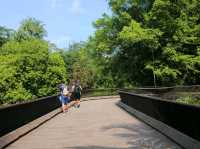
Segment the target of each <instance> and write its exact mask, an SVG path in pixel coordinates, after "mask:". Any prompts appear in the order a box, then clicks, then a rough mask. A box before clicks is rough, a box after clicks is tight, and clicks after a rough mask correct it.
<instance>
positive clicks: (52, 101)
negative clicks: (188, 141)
mask: <svg viewBox="0 0 200 149" xmlns="http://www.w3.org/2000/svg"><path fill="white" fill-rule="evenodd" d="M59 106H60V103H59V101H58V99H57V96H50V97H44V98H40V99H38V100H35V101H29V102H25V103H20V104H14V105H9V106H5V107H1V108H0V121H1V123H0V136H2V135H4V134H6V133H8V132H10V131H12V130H15V129H16V128H18V127H20V126H22V125H24V124H26V123H28V122H30V121H32V120H34V119H36V118H38V117H41V116H42V115H45V114H47V113H49V112H51V111H52V110H54V109H56V108H58V107H59Z"/></svg>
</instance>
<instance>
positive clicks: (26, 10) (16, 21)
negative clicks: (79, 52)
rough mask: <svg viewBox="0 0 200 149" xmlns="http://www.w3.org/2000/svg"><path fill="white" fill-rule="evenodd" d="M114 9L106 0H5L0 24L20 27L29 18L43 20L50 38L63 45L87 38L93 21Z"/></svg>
mask: <svg viewBox="0 0 200 149" xmlns="http://www.w3.org/2000/svg"><path fill="white" fill-rule="evenodd" d="M103 13H107V14H110V13H111V11H110V9H109V6H108V4H107V1H106V0H1V4H0V26H5V27H8V28H12V29H17V28H18V27H19V25H20V22H21V21H22V20H23V19H25V18H27V17H34V18H36V19H37V20H40V21H42V23H43V24H44V25H45V26H44V27H45V29H46V30H47V32H48V35H47V37H45V38H46V39H47V40H49V41H50V42H52V43H55V44H56V45H57V46H58V47H59V48H66V47H68V46H69V44H70V43H73V42H79V41H86V40H87V39H88V37H89V36H90V35H92V33H93V32H94V31H95V29H94V28H93V26H92V22H94V21H95V20H96V19H98V18H100V17H101V16H102V14H103Z"/></svg>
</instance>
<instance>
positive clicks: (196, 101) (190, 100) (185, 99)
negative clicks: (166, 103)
mask: <svg viewBox="0 0 200 149" xmlns="http://www.w3.org/2000/svg"><path fill="white" fill-rule="evenodd" d="M176 101H177V102H179V103H184V104H191V105H200V99H198V98H193V97H191V96H186V97H180V98H178V99H177V100H176Z"/></svg>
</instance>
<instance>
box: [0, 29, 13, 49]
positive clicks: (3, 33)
mask: <svg viewBox="0 0 200 149" xmlns="http://www.w3.org/2000/svg"><path fill="white" fill-rule="evenodd" d="M13 34H14V30H12V29H8V28H6V27H3V26H0V47H1V46H2V45H3V44H4V43H6V42H7V41H9V40H10V39H11V38H12V36H13Z"/></svg>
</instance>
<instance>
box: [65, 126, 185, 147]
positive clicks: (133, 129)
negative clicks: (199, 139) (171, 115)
mask: <svg viewBox="0 0 200 149" xmlns="http://www.w3.org/2000/svg"><path fill="white" fill-rule="evenodd" d="M115 129H118V131H119V129H121V132H118V133H115V134H114V136H117V137H120V139H122V140H123V139H125V140H128V141H127V147H124V149H182V148H181V147H179V146H178V145H176V144H175V143H174V142H172V141H170V140H169V138H167V137H165V136H163V135H162V134H160V133H159V132H157V131H156V130H154V129H152V128H151V127H150V126H147V125H145V124H142V125H141V124H138V125H137V124H135V125H133V124H131V125H128V124H126V125H125V124H118V125H112V126H106V127H103V128H102V131H104V132H108V131H113V132H114V131H115ZM97 141H98V140H97ZM113 144H114V146H116V147H111V146H112V145H113ZM113 144H111V146H110V145H108V146H98V145H91V146H73V147H66V149H69V148H70V149H121V148H118V147H117V142H113Z"/></svg>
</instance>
